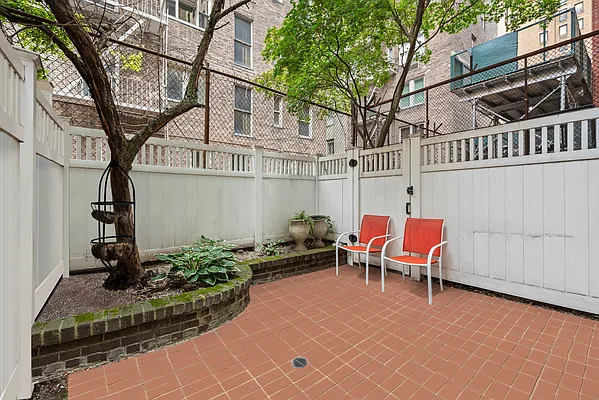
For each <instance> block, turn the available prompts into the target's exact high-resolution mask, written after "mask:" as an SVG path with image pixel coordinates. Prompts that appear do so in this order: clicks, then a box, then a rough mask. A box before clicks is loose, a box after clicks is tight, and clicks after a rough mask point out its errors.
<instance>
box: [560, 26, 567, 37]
mask: <svg viewBox="0 0 599 400" xmlns="http://www.w3.org/2000/svg"><path fill="white" fill-rule="evenodd" d="M567 35H568V25H560V26H559V36H560V37H562V36H567Z"/></svg>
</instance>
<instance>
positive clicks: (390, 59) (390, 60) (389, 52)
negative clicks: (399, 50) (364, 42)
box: [387, 47, 395, 64]
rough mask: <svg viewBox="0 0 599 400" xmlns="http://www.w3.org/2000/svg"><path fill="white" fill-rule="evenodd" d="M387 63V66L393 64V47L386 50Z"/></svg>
mask: <svg viewBox="0 0 599 400" xmlns="http://www.w3.org/2000/svg"><path fill="white" fill-rule="evenodd" d="M387 62H388V63H389V64H395V53H394V52H393V47H391V48H388V49H387Z"/></svg>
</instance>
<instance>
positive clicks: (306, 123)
mask: <svg viewBox="0 0 599 400" xmlns="http://www.w3.org/2000/svg"><path fill="white" fill-rule="evenodd" d="M311 114H312V110H311V109H310V106H309V105H308V104H305V105H304V106H303V107H302V109H301V110H300V112H299V116H298V119H297V124H298V129H299V131H298V134H299V137H301V138H306V139H309V138H311V137H312V121H311Z"/></svg>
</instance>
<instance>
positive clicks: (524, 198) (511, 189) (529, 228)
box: [415, 109, 599, 313]
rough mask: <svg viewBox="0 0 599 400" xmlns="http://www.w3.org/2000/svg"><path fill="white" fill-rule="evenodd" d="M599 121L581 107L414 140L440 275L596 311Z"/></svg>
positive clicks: (594, 111)
mask: <svg viewBox="0 0 599 400" xmlns="http://www.w3.org/2000/svg"><path fill="white" fill-rule="evenodd" d="M598 118H599V112H598V110H597V109H590V110H584V111H576V112H571V113H566V114H560V115H556V116H551V117H547V118H542V119H534V120H529V121H525V122H520V123H516V124H509V125H504V126H497V127H492V128H487V129H479V130H475V131H469V132H462V133H459V134H455V135H449V136H439V137H435V138H431V139H424V140H422V148H423V152H422V154H423V155H424V156H423V160H422V188H421V191H422V216H423V217H438V218H445V219H446V223H445V226H446V232H445V234H446V237H447V240H448V242H449V243H448V245H447V246H446V249H445V250H444V251H446V252H445V255H446V257H447V258H446V262H444V266H446V267H447V268H448V273H447V275H445V272H444V273H443V274H444V276H447V279H450V280H453V281H457V282H461V283H464V284H468V285H472V286H477V287H483V288H486V289H491V290H496V291H499V292H503V293H508V294H512V295H516V296H521V297H525V298H529V299H533V300H538V301H543V302H547V303H552V304H558V305H560V306H565V307H571V308H574V309H579V310H584V311H589V312H594V313H599V267H598V266H597V265H596V264H595V263H593V262H592V260H593V255H594V253H593V251H594V250H595V249H596V248H597V245H599V208H598V207H597V205H598V204H599V148H597V139H598V137H597V132H598V130H597V129H596V127H597V123H599V119H598ZM524 135H528V136H529V138H530V140H529V141H528V142H529V144H530V148H529V151H528V152H527V153H528V154H530V155H525V151H524V144H525V143H526V142H527V141H525V140H524ZM562 135H565V138H564V139H565V140H561V136H562ZM501 143H503V145H502V146H501V145H500V144H501ZM479 144H480V145H482V146H481V147H482V151H478V147H479ZM466 148H469V151H465V149H466ZM464 154H466V155H467V157H464V158H461V156H462V155H464ZM469 154H471V155H473V156H472V158H469ZM463 160H464V161H463ZM415 190H417V189H415Z"/></svg>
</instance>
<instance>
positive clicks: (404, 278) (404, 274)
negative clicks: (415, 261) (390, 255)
mask: <svg viewBox="0 0 599 400" xmlns="http://www.w3.org/2000/svg"><path fill="white" fill-rule="evenodd" d="M405 268H406V266H405V265H403V264H401V277H402V278H403V281H404V282H405V281H406V270H405ZM408 268H409V267H408Z"/></svg>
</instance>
